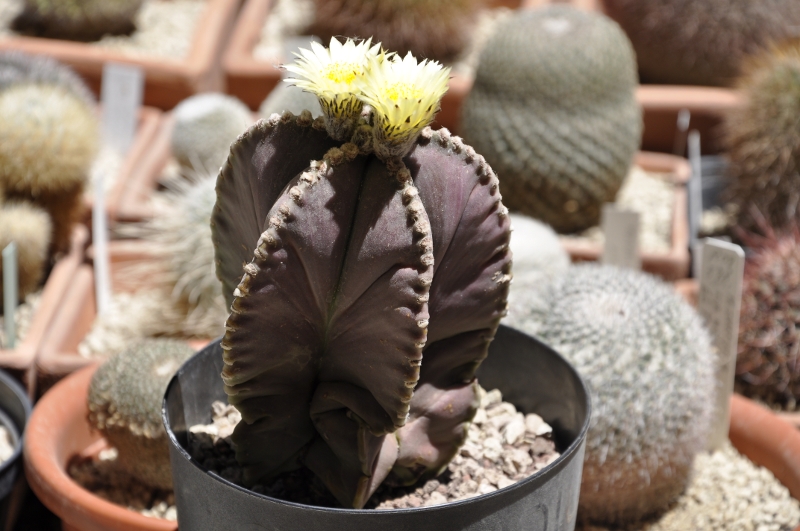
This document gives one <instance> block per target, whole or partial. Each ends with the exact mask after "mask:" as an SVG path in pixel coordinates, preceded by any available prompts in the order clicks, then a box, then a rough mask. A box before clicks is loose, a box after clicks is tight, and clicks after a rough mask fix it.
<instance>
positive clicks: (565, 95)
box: [462, 5, 642, 233]
mask: <svg viewBox="0 0 800 531" xmlns="http://www.w3.org/2000/svg"><path fill="white" fill-rule="evenodd" d="M636 84H637V82H636V62H635V58H634V54H633V49H632V48H631V45H630V43H629V42H628V39H627V38H626V37H625V34H624V33H623V32H622V30H620V28H619V27H618V26H617V25H616V24H615V23H613V22H612V21H610V20H609V19H607V18H606V17H604V16H603V15H600V14H597V13H591V12H585V11H581V10H578V9H576V8H573V7H570V6H565V5H561V6H550V7H547V8H543V9H536V10H520V11H518V12H516V13H515V14H513V15H512V16H510V17H508V18H507V19H505V20H504V21H503V22H501V23H500V24H498V26H497V28H496V29H495V32H494V33H493V35H492V36H491V37H490V38H489V41H488V42H487V43H486V46H485V48H484V49H483V51H482V52H481V55H480V59H479V63H478V69H477V72H476V78H475V84H474V86H473V88H472V91H471V92H470V94H469V96H468V98H467V100H466V101H465V103H464V108H463V115H462V130H463V134H464V138H465V140H466V141H468V142H469V143H470V144H471V145H473V146H474V147H475V149H476V150H478V151H479V152H480V153H482V154H483V155H484V156H485V157H486V160H487V161H488V162H489V163H490V164H491V165H492V167H493V168H494V169H495V170H496V171H497V173H498V175H499V176H500V179H501V181H502V184H503V192H504V196H505V197H506V204H507V206H508V207H509V208H510V209H511V210H517V211H519V212H521V213H523V214H527V215H530V216H532V217H534V218H537V219H541V220H542V221H544V222H546V223H547V224H549V225H551V226H552V227H553V228H554V229H555V230H556V231H557V232H559V233H569V232H578V231H581V230H583V229H586V228H589V227H592V226H594V225H597V223H598V222H599V220H600V212H601V208H602V205H603V204H604V203H606V202H609V201H613V200H614V197H615V195H616V193H617V191H618V190H619V188H620V186H621V185H622V182H623V180H624V178H625V176H626V175H627V173H628V169H629V167H630V165H631V162H632V159H633V156H634V154H635V153H636V150H637V148H638V146H639V142H640V137H641V131H642V118H641V110H640V109H639V106H638V104H637V103H636V99H635V89H636Z"/></svg>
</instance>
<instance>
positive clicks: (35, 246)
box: [0, 201, 52, 308]
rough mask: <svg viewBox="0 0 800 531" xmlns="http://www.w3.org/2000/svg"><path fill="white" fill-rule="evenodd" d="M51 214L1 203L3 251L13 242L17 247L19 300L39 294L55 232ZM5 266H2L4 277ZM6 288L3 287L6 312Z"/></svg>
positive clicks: (33, 208)
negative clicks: (35, 292) (38, 288)
mask: <svg viewBox="0 0 800 531" xmlns="http://www.w3.org/2000/svg"><path fill="white" fill-rule="evenodd" d="M50 225H51V223H50V218H49V217H48V215H47V212H45V211H43V210H41V209H39V208H36V207H34V206H32V205H29V204H26V203H2V201H0V250H2V249H5V247H6V245H8V244H9V243H11V242H16V244H17V271H18V272H19V298H20V300H23V299H24V298H25V296H26V295H27V294H29V293H32V292H34V291H36V288H37V287H38V286H39V283H40V282H41V280H42V276H43V275H44V269H45V265H46V264H47V256H48V255H47V252H48V248H49V247H50V233H51V231H52V228H51V226H50ZM2 271H3V265H2V263H0V274H2ZM2 295H3V286H0V308H2V304H3V303H2V301H3V299H2Z"/></svg>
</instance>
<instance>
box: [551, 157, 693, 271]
mask: <svg viewBox="0 0 800 531" xmlns="http://www.w3.org/2000/svg"><path fill="white" fill-rule="evenodd" d="M635 163H636V164H637V165H639V166H640V167H641V168H642V169H644V170H645V171H652V172H658V173H662V172H663V173H671V174H672V175H673V183H674V184H675V196H674V200H673V207H672V229H671V238H672V241H671V244H670V250H669V251H668V252H665V253H646V252H645V253H642V269H643V270H644V271H647V272H648V273H653V274H654V275H658V276H660V277H661V278H663V279H665V280H676V279H679V278H685V277H686V276H687V275H688V274H689V220H688V218H687V209H688V205H687V195H686V186H685V185H686V183H687V182H688V180H689V176H690V175H691V168H690V167H689V163H688V162H687V161H686V159H683V158H680V157H675V156H672V155H666V154H663V153H647V152H639V153H638V154H637V155H636V159H635ZM562 243H563V245H564V248H565V249H566V250H567V252H568V253H569V255H570V258H572V261H573V262H582V261H595V260H599V259H600V256H601V255H602V253H603V249H602V246H600V245H598V244H595V243H591V242H588V241H586V242H582V241H580V240H577V241H576V240H574V239H570V240H566V239H562Z"/></svg>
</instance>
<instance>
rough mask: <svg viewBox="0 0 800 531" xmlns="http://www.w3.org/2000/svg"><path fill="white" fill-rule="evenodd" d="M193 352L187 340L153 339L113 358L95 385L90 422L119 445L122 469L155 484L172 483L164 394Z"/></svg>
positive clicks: (92, 386)
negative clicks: (163, 410) (162, 405)
mask: <svg viewBox="0 0 800 531" xmlns="http://www.w3.org/2000/svg"><path fill="white" fill-rule="evenodd" d="M193 353H194V350H193V349H192V348H191V347H190V346H188V345H187V344H186V343H184V342H183V341H178V340H176V339H147V340H144V341H142V342H140V343H136V344H134V345H131V346H130V347H129V348H127V349H126V350H124V351H122V352H120V353H119V354H116V355H115V356H112V357H111V358H109V359H108V360H107V361H106V362H105V363H103V364H102V365H101V366H100V367H99V368H98V369H97V372H95V373H94V376H92V382H91V384H90V386H89V396H88V399H87V400H88V407H89V424H90V425H91V426H92V427H93V428H95V429H97V430H99V431H100V432H101V433H102V434H103V436H104V437H105V438H106V440H108V442H109V444H110V445H111V446H113V447H114V448H116V449H117V452H118V457H117V462H118V464H119V467H120V469H122V470H124V471H126V472H127V473H129V474H130V475H132V476H133V477H135V478H136V479H138V480H139V481H141V482H143V483H145V484H147V485H150V486H152V487H155V488H160V489H171V488H172V474H171V472H170V466H169V446H168V444H167V432H166V431H165V430H164V426H163V424H162V422H161V400H162V399H163V397H164V393H165V392H166V390H167V385H168V384H169V381H170V379H171V378H172V376H173V375H174V374H175V372H176V371H177V370H178V368H179V367H180V366H181V365H182V364H183V362H184V361H186V360H187V359H189V357H190V356H191V355H192V354H193Z"/></svg>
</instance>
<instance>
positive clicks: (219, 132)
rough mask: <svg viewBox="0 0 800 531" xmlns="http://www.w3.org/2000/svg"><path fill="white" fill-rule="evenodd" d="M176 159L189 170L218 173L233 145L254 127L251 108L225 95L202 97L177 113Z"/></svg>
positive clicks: (182, 105)
mask: <svg viewBox="0 0 800 531" xmlns="http://www.w3.org/2000/svg"><path fill="white" fill-rule="evenodd" d="M173 115H174V117H175V127H174V129H173V130H172V155H173V156H174V157H175V158H176V159H177V161H178V163H179V164H180V165H181V166H183V167H184V168H185V169H188V170H190V171H191V170H193V171H196V172H209V173H216V172H217V171H218V170H219V168H220V166H222V164H223V163H224V162H225V159H227V158H228V153H229V151H230V146H231V143H232V142H233V141H234V140H236V138H237V137H238V136H239V135H240V134H242V133H243V132H244V131H245V130H246V129H247V128H248V127H250V125H252V123H253V117H252V115H251V114H250V109H248V108H247V106H246V105H245V104H244V103H242V102H241V101H239V100H238V99H236V98H234V97H233V96H226V95H225V94H217V93H210V94H198V95H196V96H192V97H190V98H186V99H185V100H183V101H182V102H181V103H179V104H178V106H177V107H175V110H174V111H173Z"/></svg>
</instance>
